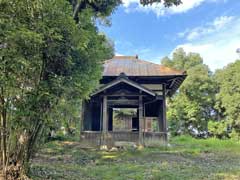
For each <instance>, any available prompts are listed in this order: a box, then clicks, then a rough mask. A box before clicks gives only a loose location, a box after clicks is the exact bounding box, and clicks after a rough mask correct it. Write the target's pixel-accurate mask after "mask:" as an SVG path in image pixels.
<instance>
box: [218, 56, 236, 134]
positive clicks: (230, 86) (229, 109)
mask: <svg viewBox="0 0 240 180" xmlns="http://www.w3.org/2000/svg"><path fill="white" fill-rule="evenodd" d="M214 77H215V80H216V82H217V84H218V88H219V91H218V93H217V95H216V100H217V101H216V108H217V109H218V111H219V114H220V115H221V116H222V118H224V119H226V120H228V121H229V122H230V128H231V129H232V130H234V132H236V133H238V134H239V135H240V104H239V102H240V60H237V61H236V62H235V63H232V64H229V65H228V66H226V67H225V68H224V69H222V70H218V71H216V74H215V76H214Z"/></svg>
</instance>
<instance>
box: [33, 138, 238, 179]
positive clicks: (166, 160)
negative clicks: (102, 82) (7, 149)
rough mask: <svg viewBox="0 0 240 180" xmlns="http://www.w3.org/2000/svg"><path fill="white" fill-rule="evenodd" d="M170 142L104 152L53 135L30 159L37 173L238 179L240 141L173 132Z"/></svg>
mask: <svg viewBox="0 0 240 180" xmlns="http://www.w3.org/2000/svg"><path fill="white" fill-rule="evenodd" d="M169 143H170V146H168V147H155V148H144V149H138V150H134V149H129V150H124V151H123V150H122V151H118V152H106V151H99V150H95V149H83V148H81V144H80V143H79V142H77V141H52V142H49V143H47V144H46V145H45V147H43V148H42V149H41V150H40V152H39V153H38V154H37V155H36V157H35V158H34V159H33V161H32V165H31V172H30V173H31V177H32V178H33V179H67V180H71V179H72V180H74V179H76V180H79V179H84V180H88V179H89V180H95V179H96V180H102V179H106V180H112V179H114V180H126V179H131V180H134V179H136V180H138V179H139V180H143V179H144V180H145V179H164V180H165V179H166V180H168V179H170V180H172V179H176V180H179V179H180V180H181V179H193V180H198V179H201V180H204V179H216V180H218V179H226V180H231V179H237V180H239V179H240V142H237V141H233V140H218V139H207V140H197V139H193V138H191V137H187V136H181V137H177V138H172V139H171V140H170V142H169Z"/></svg>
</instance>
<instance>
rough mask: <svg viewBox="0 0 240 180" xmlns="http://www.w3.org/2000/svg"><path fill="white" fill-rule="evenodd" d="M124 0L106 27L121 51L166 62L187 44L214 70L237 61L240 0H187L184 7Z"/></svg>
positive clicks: (183, 0) (117, 50)
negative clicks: (169, 6) (144, 4)
mask: <svg viewBox="0 0 240 180" xmlns="http://www.w3.org/2000/svg"><path fill="white" fill-rule="evenodd" d="M139 1H140V0H123V5H121V6H120V7H119V8H118V9H117V10H116V11H115V12H114V13H113V15H112V16H111V23H112V25H111V26H110V27H105V26H100V31H102V32H104V33H105V34H106V35H107V36H108V37H109V38H111V39H112V40H113V41H114V43H115V50H116V54H117V55H136V54H138V56H139V57H140V58H141V59H145V60H149V61H152V62H155V63H160V60H161V58H162V57H164V56H171V54H172V52H173V51H174V50H175V49H176V48H178V47H183V48H184V49H185V51H186V52H198V53H200V54H201V56H202V57H203V60H204V63H205V64H207V65H208V66H209V67H210V69H211V70H213V71H214V70H215V69H218V68H222V67H224V66H225V65H227V64H228V63H230V62H234V61H235V60H236V59H237V58H238V57H239V56H238V55H237V53H236V49H237V48H239V47H240V0H182V2H183V4H182V5H180V6H178V7H171V8H165V7H163V5H162V4H156V3H155V4H153V5H152V6H145V7H143V6H142V5H140V4H139Z"/></svg>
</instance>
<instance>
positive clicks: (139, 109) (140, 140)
mask: <svg viewBox="0 0 240 180" xmlns="http://www.w3.org/2000/svg"><path fill="white" fill-rule="evenodd" d="M138 119H139V144H140V145H143V101H142V96H139V101H138Z"/></svg>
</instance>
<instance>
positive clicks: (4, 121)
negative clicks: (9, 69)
mask: <svg viewBox="0 0 240 180" xmlns="http://www.w3.org/2000/svg"><path fill="white" fill-rule="evenodd" d="M0 98H1V150H2V168H3V175H4V177H5V178H6V154H7V143H6V139H7V134H6V131H7V129H6V127H7V110H6V107H5V99H4V96H3V88H1V97H0Z"/></svg>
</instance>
